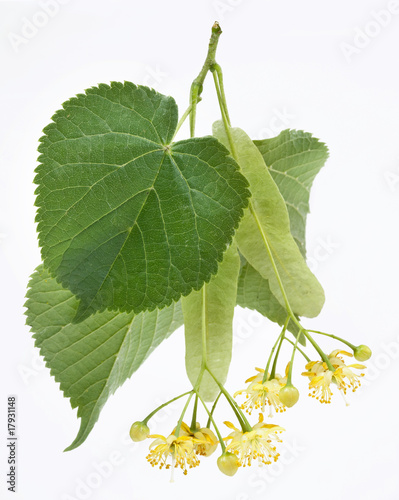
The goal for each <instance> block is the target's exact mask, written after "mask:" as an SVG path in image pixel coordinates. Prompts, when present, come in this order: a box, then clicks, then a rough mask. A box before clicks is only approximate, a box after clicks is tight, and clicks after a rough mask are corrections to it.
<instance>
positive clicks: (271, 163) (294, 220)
mask: <svg viewBox="0 0 399 500" xmlns="http://www.w3.org/2000/svg"><path fill="white" fill-rule="evenodd" d="M253 142H254V144H255V146H256V147H257V148H258V149H259V151H260V152H261V154H262V156H263V159H264V161H265V163H266V166H267V168H268V169H269V172H270V174H271V176H272V177H273V179H274V182H275V183H276V184H277V187H278V188H279V191H280V193H281V194H282V196H283V198H284V201H285V204H286V206H287V210H288V214H289V218H290V228H291V234H292V236H293V237H294V239H295V241H296V243H297V245H298V247H299V249H300V251H301V253H302V255H303V256H304V257H306V242H305V240H306V216H307V214H308V213H309V211H310V210H309V196H310V188H311V187H312V184H313V181H314V178H315V177H316V175H317V174H318V173H319V171H320V169H321V167H322V166H323V165H324V164H325V162H326V161H327V158H328V148H327V146H326V145H325V144H324V143H323V142H320V141H319V139H316V137H312V134H309V133H308V132H303V131H302V130H283V131H282V132H281V133H280V134H279V135H278V136H277V137H273V138H272V139H262V140H261V141H253Z"/></svg>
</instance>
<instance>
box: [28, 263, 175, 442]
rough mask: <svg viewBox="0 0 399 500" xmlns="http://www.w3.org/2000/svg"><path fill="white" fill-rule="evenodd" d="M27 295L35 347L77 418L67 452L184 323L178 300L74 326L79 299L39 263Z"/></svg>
mask: <svg viewBox="0 0 399 500" xmlns="http://www.w3.org/2000/svg"><path fill="white" fill-rule="evenodd" d="M27 299H28V300H27V301H26V304H25V307H27V311H26V315H27V320H26V322H27V324H28V325H29V326H30V327H31V330H32V332H34V335H33V337H34V338H35V340H36V342H35V345H36V346H37V347H39V349H40V354H41V355H42V356H43V357H44V360H45V362H46V366H47V367H49V368H50V370H51V374H52V375H53V376H54V378H55V380H56V381H57V382H59V383H60V385H61V390H62V391H63V393H64V395H65V396H66V397H68V398H70V402H71V406H72V408H76V407H78V417H80V418H81V423H80V429H79V433H78V435H77V436H76V438H75V440H74V441H73V443H72V444H71V445H70V446H69V447H68V448H67V450H72V449H73V448H76V447H78V446H80V445H81V444H82V443H83V441H85V439H86V438H87V436H88V435H89V433H90V431H91V430H92V429H93V427H94V424H95V423H96V422H97V420H98V417H99V415H100V412H101V409H102V407H103V406H104V404H105V403H106V401H107V399H108V398H109V396H110V395H111V394H113V393H114V392H115V391H116V389H117V388H118V387H119V386H121V385H122V384H123V383H124V382H125V380H126V379H128V378H129V377H130V376H131V375H132V373H133V372H135V371H136V370H137V369H138V368H139V367H140V365H141V364H142V363H143V361H144V360H145V359H146V358H147V357H148V356H149V355H150V354H151V352H152V351H153V350H154V349H155V347H156V346H157V345H159V344H160V343H161V342H162V341H163V340H164V339H165V338H166V337H168V336H169V335H170V334H171V333H172V332H174V331H175V330H176V329H177V328H179V326H181V325H182V324H183V315H182V312H181V306H180V302H178V303H173V304H172V305H171V306H169V307H165V308H164V309H162V310H161V311H159V310H158V309H156V310H155V311H151V312H148V311H145V312H142V313H140V314H138V315H137V316H134V314H133V313H118V312H112V311H104V312H102V313H97V314H95V315H93V316H91V317H90V318H87V319H86V320H85V321H83V322H81V323H79V324H78V325H76V324H74V323H72V320H73V318H74V316H75V314H76V310H77V308H78V300H77V299H76V297H75V296H74V295H73V294H72V293H71V292H70V291H69V290H65V289H64V288H62V286H61V285H60V284H59V283H57V282H56V280H55V279H54V278H52V277H51V276H50V274H49V273H48V271H47V270H46V269H44V267H43V266H42V265H41V266H39V267H38V268H37V269H36V271H35V273H34V274H33V275H32V277H31V280H30V282H29V290H28V292H27Z"/></svg>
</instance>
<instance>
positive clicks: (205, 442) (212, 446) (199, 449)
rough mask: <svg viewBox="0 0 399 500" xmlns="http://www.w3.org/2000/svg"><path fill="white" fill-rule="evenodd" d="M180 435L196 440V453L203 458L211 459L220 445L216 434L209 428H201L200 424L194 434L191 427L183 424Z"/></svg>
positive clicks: (197, 424)
mask: <svg viewBox="0 0 399 500" xmlns="http://www.w3.org/2000/svg"><path fill="white" fill-rule="evenodd" d="M180 435H183V436H191V437H193V438H195V441H194V451H195V453H196V454H197V455H202V456H203V457H210V456H211V455H212V453H213V452H214V451H215V450H216V448H217V446H218V443H219V442H218V440H217V438H216V436H215V434H214V433H213V432H212V431H211V430H210V429H208V428H207V427H201V425H200V424H199V423H198V422H197V423H196V431H195V432H192V431H191V429H190V427H189V426H188V425H187V424H185V423H184V422H182V425H181V428H180Z"/></svg>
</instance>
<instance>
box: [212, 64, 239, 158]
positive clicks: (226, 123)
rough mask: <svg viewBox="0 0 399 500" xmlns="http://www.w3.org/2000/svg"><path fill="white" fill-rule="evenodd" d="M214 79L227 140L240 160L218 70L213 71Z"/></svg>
mask: <svg viewBox="0 0 399 500" xmlns="http://www.w3.org/2000/svg"><path fill="white" fill-rule="evenodd" d="M213 81H214V83H215V89H216V94H217V97H218V102H219V108H220V113H221V115H222V120H223V125H224V130H225V132H226V136H227V140H228V141H229V146H230V151H231V155H232V157H233V158H234V159H235V160H236V161H237V162H238V155H237V151H236V148H235V144H234V141H233V136H232V135H231V131H230V128H231V127H230V124H229V120H228V117H227V115H226V110H227V103H226V100H225V98H224V99H223V96H222V92H221V90H220V87H219V80H218V76H217V73H216V72H213Z"/></svg>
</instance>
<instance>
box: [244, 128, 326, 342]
mask: <svg viewBox="0 0 399 500" xmlns="http://www.w3.org/2000/svg"><path fill="white" fill-rule="evenodd" d="M254 144H255V145H256V146H257V148H258V149H259V151H260V152H261V153H262V156H263V159H264V161H265V163H266V166H267V167H268V169H269V172H270V173H271V175H272V177H273V179H274V181H275V183H276V184H277V187H278V188H279V191H280V193H281V194H282V196H283V198H284V201H285V204H286V206H287V210H288V213H289V217H290V229H291V234H292V235H293V237H294V239H295V241H296V243H297V245H298V247H299V249H300V250H301V253H302V255H303V256H304V257H305V256H306V216H307V214H308V213H309V196H310V189H311V187H312V183H313V181H314V178H315V176H316V175H317V173H318V172H319V171H320V169H321V167H322V166H323V165H324V163H325V162H326V160H327V158H328V148H327V146H326V145H325V144H324V143H322V142H320V141H319V140H318V139H316V138H315V137H313V136H312V135H311V134H310V133H308V132H303V131H301V130H283V131H282V132H281V133H280V134H279V135H278V136H277V137H274V138H272V139H263V140H260V141H254ZM237 304H238V305H240V306H242V307H247V308H249V309H253V310H256V311H258V312H260V313H261V314H263V316H266V317H267V318H269V319H270V320H271V321H274V322H276V323H278V324H279V325H282V324H283V323H284V321H285V319H286V316H287V313H286V311H285V308H284V307H283V306H282V305H281V304H280V303H279V302H278V301H277V299H276V298H275V297H274V296H273V294H272V293H271V290H270V286H269V282H268V280H265V279H264V278H262V276H261V275H260V274H259V273H258V272H257V271H256V270H255V269H254V268H253V267H252V266H251V264H249V263H248V262H245V263H244V264H243V265H242V267H241V272H240V276H239V278H238V288H237ZM288 329H289V330H290V331H292V332H293V333H296V332H297V331H298V328H297V327H296V325H294V324H293V323H292V321H290V323H289V326H288ZM301 339H303V340H304V338H303V336H301ZM301 339H300V340H301Z"/></svg>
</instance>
